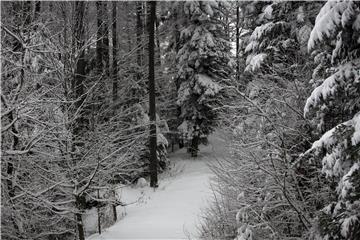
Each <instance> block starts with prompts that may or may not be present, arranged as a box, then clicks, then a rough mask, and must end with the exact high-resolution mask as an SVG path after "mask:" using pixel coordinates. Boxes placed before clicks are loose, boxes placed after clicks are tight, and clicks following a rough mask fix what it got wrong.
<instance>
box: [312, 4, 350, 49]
mask: <svg viewBox="0 0 360 240" xmlns="http://www.w3.org/2000/svg"><path fill="white" fill-rule="evenodd" d="M356 16H357V12H356V11H355V7H354V3H353V2H352V1H328V2H327V3H326V4H325V5H324V6H323V7H322V9H321V10H320V13H319V14H318V16H317V17H316V21H315V26H314V28H313V30H312V31H311V34H310V38H309V42H308V50H309V51H311V50H312V49H314V48H315V45H316V43H317V42H322V41H324V39H325V38H327V37H331V36H334V35H335V34H336V32H337V31H339V27H345V26H347V25H348V24H349V22H350V21H351V19H353V18H354V17H356ZM355 27H356V26H355Z"/></svg>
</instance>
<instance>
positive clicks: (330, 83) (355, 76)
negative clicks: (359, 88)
mask: <svg viewBox="0 0 360 240" xmlns="http://www.w3.org/2000/svg"><path fill="white" fill-rule="evenodd" d="M359 66H360V61H359V59H358V60H355V61H352V62H349V63H346V64H344V65H341V66H339V67H337V71H336V73H335V74H332V75H331V76H330V77H328V78H327V79H325V81H324V82H323V83H322V84H321V85H320V86H318V87H317V88H315V89H314V90H313V92H312V93H311V96H310V97H309V98H308V99H307V100H306V104H305V107H304V116H306V115H307V114H308V113H309V111H310V109H311V108H312V107H315V106H317V105H318V104H319V103H320V102H321V101H322V100H326V99H327V98H328V97H330V96H333V95H334V94H335V93H336V92H337V91H338V89H339V88H340V87H344V85H346V82H347V81H351V80H354V81H359V78H360V67H359Z"/></svg>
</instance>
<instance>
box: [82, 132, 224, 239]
mask: <svg viewBox="0 0 360 240" xmlns="http://www.w3.org/2000/svg"><path fill="white" fill-rule="evenodd" d="M224 145H225V144H224V142H223V141H222V140H221V139H220V138H219V137H218V136H212V137H210V143H209V145H208V146H203V147H201V152H200V153H199V157H198V158H196V159H192V158H191V157H190V156H189V154H187V153H186V150H185V149H181V150H178V151H176V152H175V153H173V154H170V156H169V157H170V161H171V162H172V163H173V164H174V166H173V168H172V170H171V171H169V172H167V173H164V174H163V175H161V176H160V180H159V188H158V189H156V190H155V191H153V189H151V188H149V187H145V188H124V189H123V190H122V191H121V192H119V193H120V194H121V199H122V200H123V201H124V202H133V201H136V200H138V199H139V197H141V196H142V197H141V201H139V202H138V203H136V204H132V205H129V206H127V207H126V209H125V212H126V215H125V216H124V217H123V218H122V219H120V220H118V222H117V223H115V224H114V225H113V226H111V227H109V228H108V229H104V231H103V233H102V234H101V235H99V234H94V235H92V236H90V237H88V238H87V239H88V240H105V239H106V240H111V239H194V238H196V237H197V234H198V228H197V226H198V222H199V215H200V214H201V210H202V209H203V208H204V207H206V204H207V202H209V201H210V200H211V197H212V193H211V189H210V183H209V178H210V177H211V176H212V174H211V171H210V169H209V167H208V166H207V163H209V162H211V161H214V160H215V159H216V158H217V157H220V156H221V155H222V152H223V149H224ZM117 211H118V216H120V215H121V214H123V211H124V208H121V207H118V208H117Z"/></svg>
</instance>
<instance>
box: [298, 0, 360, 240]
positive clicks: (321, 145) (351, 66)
mask: <svg viewBox="0 0 360 240" xmlns="http://www.w3.org/2000/svg"><path fill="white" fill-rule="evenodd" d="M308 49H309V51H313V53H314V55H315V61H318V62H319V66H318V67H317V68H315V70H314V74H313V79H312V83H313V84H314V85H315V86H316V88H315V89H314V90H313V92H312V93H311V95H310V97H309V98H308V100H307V102H306V105H305V109H304V114H305V116H307V117H308V118H311V119H312V120H313V121H314V123H315V124H317V129H316V131H317V133H318V134H319V135H320V136H321V137H320V139H319V140H318V141H316V142H314V143H313V145H312V147H311V148H310V149H309V150H308V151H307V152H306V153H305V156H307V157H306V159H308V158H310V160H312V161H318V162H321V163H322V169H321V172H322V174H324V175H325V176H326V177H327V179H328V180H329V185H330V189H331V190H332V198H330V199H328V202H327V203H324V204H325V207H324V208H323V209H322V210H321V211H320V212H319V213H318V216H317V219H315V221H314V222H315V223H314V226H313V229H312V230H313V231H312V232H311V236H312V239H317V240H319V239H349V240H355V239H359V237H360V112H359V111H360V2H356V1H328V2H327V3H326V4H325V5H324V6H323V8H322V9H321V11H320V12H319V14H318V16H317V18H316V23H315V26H314V28H313V30H312V32H311V35H310V39H309V42H308ZM319 69H324V71H322V72H320V71H318V70H319Z"/></svg>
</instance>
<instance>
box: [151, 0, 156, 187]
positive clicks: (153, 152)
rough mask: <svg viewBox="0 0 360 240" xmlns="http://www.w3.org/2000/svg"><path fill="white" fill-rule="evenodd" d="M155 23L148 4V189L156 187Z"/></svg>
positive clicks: (152, 2) (154, 4)
mask: <svg viewBox="0 0 360 240" xmlns="http://www.w3.org/2000/svg"><path fill="white" fill-rule="evenodd" d="M155 21H156V1H151V2H150V18H149V115H150V187H154V188H155V187H157V186H158V177H157V165H158V160H157V153H156V146H157V140H156V139H157V134H156V106H155Z"/></svg>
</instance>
